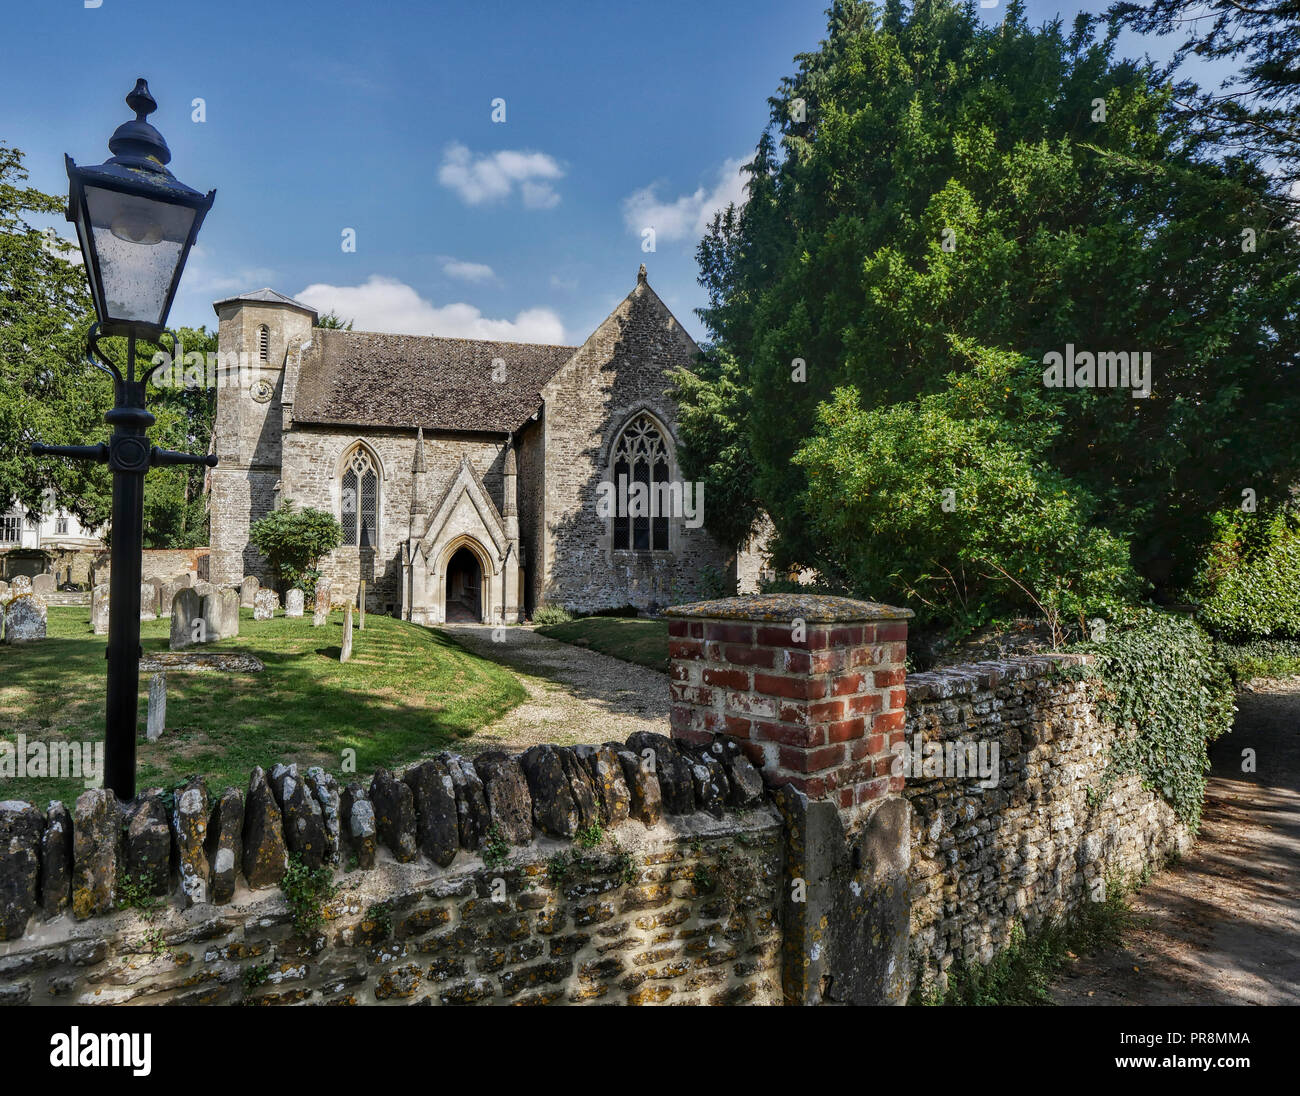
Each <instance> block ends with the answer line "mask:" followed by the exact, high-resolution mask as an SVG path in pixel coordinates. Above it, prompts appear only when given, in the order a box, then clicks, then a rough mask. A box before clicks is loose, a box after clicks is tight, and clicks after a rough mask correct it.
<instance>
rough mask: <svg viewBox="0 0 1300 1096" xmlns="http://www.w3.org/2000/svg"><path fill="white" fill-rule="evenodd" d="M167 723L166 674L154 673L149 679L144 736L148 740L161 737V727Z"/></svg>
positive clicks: (153, 740)
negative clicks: (147, 719)
mask: <svg viewBox="0 0 1300 1096" xmlns="http://www.w3.org/2000/svg"><path fill="white" fill-rule="evenodd" d="M166 725H167V675H166V674H154V675H153V677H151V678H150V679H149V721H148V723H147V724H146V729H145V736H146V737H147V738H148V739H149V741H150V742H157V741H158V739H160V738H162V733H163V728H164V727H165V726H166Z"/></svg>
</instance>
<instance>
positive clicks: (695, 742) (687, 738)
mask: <svg viewBox="0 0 1300 1096" xmlns="http://www.w3.org/2000/svg"><path fill="white" fill-rule="evenodd" d="M673 740H674V741H676V742H685V743H686V744H687V745H690V746H707V745H709V743H711V742H712V741H713V735H711V734H710V733H709V732H708V731H693V730H689V729H687V730H681V729H679V728H677V727H674V728H673Z"/></svg>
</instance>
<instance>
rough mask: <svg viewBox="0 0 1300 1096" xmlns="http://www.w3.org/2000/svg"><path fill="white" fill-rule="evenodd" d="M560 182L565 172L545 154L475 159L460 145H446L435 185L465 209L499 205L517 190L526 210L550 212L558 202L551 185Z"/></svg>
mask: <svg viewBox="0 0 1300 1096" xmlns="http://www.w3.org/2000/svg"><path fill="white" fill-rule="evenodd" d="M562 178H564V169H563V168H562V167H560V165H559V164H558V163H557V162H556V161H555V159H554V158H553V157H551V156H548V155H546V153H544V152H520V151H514V150H511V149H502V150H501V151H499V152H491V153H487V154H486V155H483V156H478V157H475V156H474V154H473V153H471V152H470V150H469V149H468V148H466V147H465V146H464V145H462V144H451V145H448V146H447V148H446V149H445V150H444V152H443V154H442V166H441V167H439V168H438V182H440V183H441V184H442V185H443V186H445V187H449V188H450V189H452V190H454V191H455V192H456V193H457V194H458V195H459V196H460V199H461V201H463V202H464V203H465V204H466V205H483V204H485V203H491V202H499V201H501V200H502V199H504V198H507V197H509V196H510V195H511V193H512V192H513V191H514V189H515V187H516V186H518V188H519V192H520V196H521V197H522V199H523V203H524V205H525V206H526V207H527V208H529V209H551V208H552V207H554V206H556V205H558V204H559V202H560V196H559V194H557V193H556V192H555V188H554V187H553V186H552V185H551V184H552V183H553V182H554V181H555V180H557V179H562Z"/></svg>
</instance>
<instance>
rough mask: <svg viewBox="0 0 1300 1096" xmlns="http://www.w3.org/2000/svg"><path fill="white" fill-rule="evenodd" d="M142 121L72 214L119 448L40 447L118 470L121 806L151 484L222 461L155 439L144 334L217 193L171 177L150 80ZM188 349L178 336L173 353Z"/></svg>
mask: <svg viewBox="0 0 1300 1096" xmlns="http://www.w3.org/2000/svg"><path fill="white" fill-rule="evenodd" d="M126 103H127V106H129V107H130V108H131V109H132V110H133V111H135V119H134V120H133V121H129V122H124V123H123V124H122V125H120V126H118V128H117V130H116V132H114V134H113V136H112V139H111V140H110V141H109V142H108V148H109V151H110V152H111V153H112V154H113V155H112V157H111V158H110V159H108V160H106V161H105V162H104V163H103V164H100V165H98V166H96V167H78V166H77V165H76V164H75V163H74V162H73V160H72V158H71V157H70V156H69V157H65V158H64V159H65V161H66V164H67V169H68V183H69V189H68V213H67V218H68V220H69V221H72V222H73V223H74V224H75V225H76V226H77V237H78V239H79V240H80V242H81V254H82V257H83V259H84V260H85V266H86V277H87V278H88V279H89V281H90V292H91V296H92V298H93V299H94V302H95V314H96V316H97V317H98V319H97V322H95V323H94V324H92V325H91V328H90V333H89V335H88V337H87V354H88V357H89V360H90V363H91V364H92V365H94V366H95V368H97V369H100V370H102V371H103V372H105V373H107V374H109V376H111V377H112V378H113V392H114V403H113V408H112V410H110V411H109V412H108V413H107V414H106V415H105V416H104V421H105V422H107V423H109V424H110V425H111V426H112V427H113V436H112V437H111V438H110V440H109V442H108V444H107V445H102V444H101V445H40V444H35V445H33V446H32V453H33V454H34V455H36V456H43V455H50V456H60V457H72V458H74V459H77V460H94V461H99V462H101V463H106V464H107V465H108V467H109V469H110V470H111V471H112V473H113V519H112V534H113V545H112V577H111V579H110V580H109V581H110V585H109V595H108V606H109V626H108V651H107V657H108V700H107V706H106V719H105V732H106V733H105V749H104V784H105V785H106V786H107V787H109V788H112V790H113V791H114V792H115V793H116V794H117V796H118V798H119V799H123V800H126V799H131V798H133V797H134V796H135V739H136V728H137V717H138V710H139V704H140V654H141V650H140V578H141V566H142V556H141V551H142V548H143V525H144V477H145V473H146V472H147V471H148V470H149V468H151V467H154V466H158V465H171V464H201V465H207V466H208V467H212V466H215V465H216V463H217V458H216V456H215V455H207V456H194V455H191V454H188V453H176V452H173V451H171V450H168V449H159V448H158V447H157V446H153V445H150V444H149V439H148V438H147V437H146V435H145V431H146V430H147V429H148V427H150V426H152V425H153V422H154V417H153V415H152V414H150V413H149V412H148V411H147V410H146V409H145V397H146V394H147V389H148V386H149V381H150V380H151V379H152V378H153V374H154V372H155V371H156V370H158V369H163V368H166V365H165V364H164V365H158V366H155V367H154V368H153V369H149V370H147V371H146V372H145V373H144V374H143V375H142V376H141V377H140V378H139V379H137V378H136V362H135V346H136V340H137V339H145V340H148V341H151V342H160V340H161V339H162V336H163V335H164V334H168V332H167V314H168V312H170V311H171V306H172V299H173V298H174V297H175V296H176V286H177V284H178V283H179V282H180V278H181V272H182V271H183V270H184V269H185V260H186V259H187V258H188V257H189V253H190V248H191V247H193V246H194V240H195V237H196V236H197V235H198V232H199V227H200V226H201V225H202V224H203V218H204V217H205V216H206V215H207V212H208V210H209V209H210V208H211V207H212V200H213V198H214V197H215V195H216V191H215V190H214V191H210V192H209V193H208V194H206V195H204V194H201V193H199V192H198V191H197V190H192V189H191V188H190V187H188V186H186V185H185V184H184V183H182V182H180V181H179V180H178V179H176V178H175V177H174V176H173V175H172V173H171V172H170V171H168V170H167V167H166V165H167V163H168V161H169V160H171V151H170V150H169V149H168V148H167V142H166V141H164V140H163V137H162V134H161V133H159V132H158V131H157V130H156V129H155V128H154V127H153V126H152V125H150V124H149V122H148V121H147V120H146V119H147V118H148V116H149V115H150V114H152V113H153V112H154V111H155V110H157V109H158V104H157V103H156V102H155V101H154V98H153V96H152V95H150V94H149V85H148V84H147V83H146V82H145V81H144V80H143V79H141V80H137V81H136V85H135V88H134V89H133V90H132V91H131V94H129V95H128V96H127V97H126ZM113 335H118V336H125V338H126V360H125V369H126V372H125V374H124V373H123V372H122V370H121V369H120V368H119V367H118V366H117V364H116V363H114V362H113V360H112V359H111V358H110V357H108V355H107V354H106V353H105V351H104V350H103V349H102V348H101V347H100V345H99V342H100V339H102V338H105V337H108V336H113ZM176 349H177V345H176V338H175V336H174V335H173V336H172V351H173V357H174V354H175V351H176Z"/></svg>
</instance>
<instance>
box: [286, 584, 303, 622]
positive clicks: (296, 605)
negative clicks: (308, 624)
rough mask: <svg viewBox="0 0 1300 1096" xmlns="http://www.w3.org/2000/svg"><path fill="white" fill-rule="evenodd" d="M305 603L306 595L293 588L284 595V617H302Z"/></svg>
mask: <svg viewBox="0 0 1300 1096" xmlns="http://www.w3.org/2000/svg"><path fill="white" fill-rule="evenodd" d="M305 602H306V595H305V594H304V593H303V592H302V591H301V590H299V589H298V587H296V586H295V587H294V588H293V589H292V590H290V591H289V592H288V593H287V594H285V595H284V615H285V616H287V617H300V616H302V609H303V605H304V603H305Z"/></svg>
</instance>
